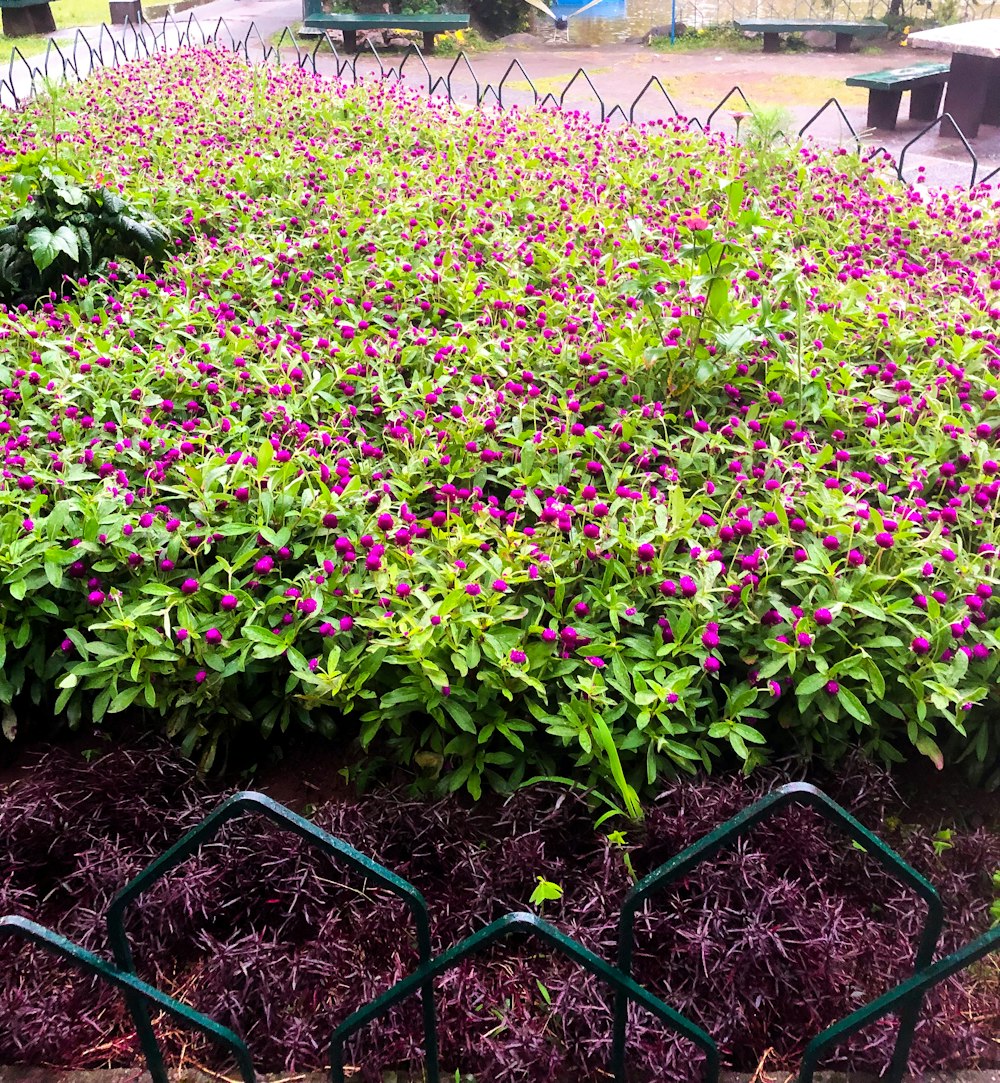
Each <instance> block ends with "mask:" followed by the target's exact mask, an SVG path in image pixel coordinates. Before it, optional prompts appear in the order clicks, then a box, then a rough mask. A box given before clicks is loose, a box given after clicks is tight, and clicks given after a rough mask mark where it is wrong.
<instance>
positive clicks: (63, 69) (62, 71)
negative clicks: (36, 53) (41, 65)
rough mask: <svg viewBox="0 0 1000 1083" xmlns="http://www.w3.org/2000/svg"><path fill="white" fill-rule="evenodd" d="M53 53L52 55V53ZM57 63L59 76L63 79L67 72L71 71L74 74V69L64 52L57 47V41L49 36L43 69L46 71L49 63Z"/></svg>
mask: <svg viewBox="0 0 1000 1083" xmlns="http://www.w3.org/2000/svg"><path fill="white" fill-rule="evenodd" d="M53 53H54V54H55V57H53V55H52V54H53ZM50 64H51V65H55V64H58V65H59V68H58V70H59V78H60V79H65V78H66V76H67V74H68V73H69V72H70V71H72V72H73V74H74V75H76V69H75V68H74V67H73V66H72V64H70V62H69V59H68V58H67V56H66V54H65V53H64V52H63V51H62V49H60V48H59V42H58V41H56V39H55V38H49V42H48V45H46V47H45V71H46V73H48V70H49V65H50Z"/></svg>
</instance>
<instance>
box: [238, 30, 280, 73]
mask: <svg viewBox="0 0 1000 1083" xmlns="http://www.w3.org/2000/svg"><path fill="white" fill-rule="evenodd" d="M251 38H256V39H257V47H259V49H260V59H261V62H262V63H264V64H268V63H270V60H271V57H272V55H274V54H276V53H277V54H278V55H277V66H278V67H279V68H280V67H281V55H280V53H278V50H277V49H275V48H274V47H273V46H270V45H268V43H267V42H266V41H265V40H264V38H263V37H262V36H261V32H260V28H259V27H258V26H257V23H256V22H251V24H250V25H249V26H248V27H247V32H246V34H245V35H244V37H243V42H242V52H243V55H244V57H246V62H247V63H248V64H250V63H252V61H251V59H250V39H251ZM237 51H240V50H237Z"/></svg>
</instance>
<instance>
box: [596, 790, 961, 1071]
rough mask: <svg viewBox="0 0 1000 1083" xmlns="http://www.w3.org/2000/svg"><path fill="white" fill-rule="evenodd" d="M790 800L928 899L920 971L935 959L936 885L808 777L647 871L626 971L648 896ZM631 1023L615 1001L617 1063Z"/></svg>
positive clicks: (629, 923) (906, 1030)
mask: <svg viewBox="0 0 1000 1083" xmlns="http://www.w3.org/2000/svg"><path fill="white" fill-rule="evenodd" d="M788 805H805V806H807V807H809V808H812V809H813V810H814V811H816V812H818V813H819V814H820V815H821V816H822V817H823V818H824V819H825V820H828V821H829V822H831V823H833V824H835V825H836V826H837V827H838V828H840V829H841V830H842V831H843V832H844V834H845V835H847V836H848V837H849V838H851V839H853V840H854V841H855V842H856V843H858V844H859V845H860V846H861V847H862V848H863V849H864V850H865V851H866V852H867V853H868V854H869V855H870V856H871V857H872V858H873V859H874V860H875V861H877V862H878V863H879V864H880V865H881V866H882V867H883V868H884V869H885V870H886V871H887V872H889V873H890V874H892V875H893V876H895V877H896V878H897V879H898V880H900V881H902V882H903V883H904V884H906V885H907V886H908V887H910V888H911V889H912V890H913V892H914V893H915V894H917V895H919V896H920V898H922V899H923V900H924V902H925V903H926V904H927V916H926V918H925V919H924V926H923V930H922V932H921V935H920V940H919V942H918V943H917V945H916V950H915V958H914V970H915V971H919V970H921V969H923V968H924V967H926V966H927V965H928V964H929V963H930V961H931V959H933V958H934V949H935V947H936V945H937V942H938V937H939V936H940V935H941V927H942V925H943V924H944V911H943V907H942V905H941V897H940V896H939V895H938V893H937V891H936V890H935V888H934V886H933V885H932V884H931V883H930V882H929V881H928V880H926V879H925V878H924V877H923V876H921V875H920V873H918V872H917V871H916V869H914V868H912V867H911V866H910V865H908V864H907V863H906V862H905V861H904V860H903V859H902V858H901V857H900V856H899V854H897V853H896V852H895V850H893V849H891V848H890V847H889V846H887V845H886V844H885V843H884V842H883V841H882V840H881V839H880V838H878V836H877V835H873V834H872V832H871V831H869V830H868V829H867V828H866V827H864V826H863V825H862V824H860V823H859V822H858V821H857V820H856V819H855V818H854V817H853V816H851V814H850V813H849V812H847V811H846V810H845V809H843V808H841V807H840V805H838V804H837V803H836V802H835V801H833V800H831V798H829V797H827V795H826V794H825V793H823V792H822V791H821V790H818V789H816V787H815V786H810V785H809V784H808V783H805V782H793V783H790V784H789V785H787V786H781V787H780V788H779V789H777V790H775V791H774V792H773V793H769V794H768V795H767V796H766V797H762V798H761V799H760V800H759V801H755V802H754V803H753V804H752V805H750V806H749V807H748V808H745V809H744V810H743V811H742V812H741V813H739V814H738V815H736V816H734V817H733V818H732V819H730V820H727V821H726V822H725V823H723V824H720V825H719V826H718V827H717V828H716V829H715V830H714V831H712V832H710V833H709V834H707V835H705V837H704V838H701V839H699V840H698V841H697V842H696V843H694V844H693V845H691V846H688V847H687V849H685V850H682V851H681V852H680V853H679V854H677V855H676V856H674V857H672V858H671V859H670V860H669V861H667V862H666V863H665V864H663V865H661V866H660V867H659V868H657V869H654V870H653V871H652V872H651V873H649V875H647V876H644V877H643V878H642V879H641V880H640V881H639V882H638V883H637V884H636V885H635V886H634V887H633V888H632V890H631V891H630V892H629V893H628V895H627V896H626V899H625V903H624V905H623V906H622V910H621V917H620V918H619V923H618V968H619V969H620V970H621V972H622V974H624V975H625V976H626V977H628V976H629V975H630V974H631V972H632V951H633V948H634V940H635V930H634V926H635V915H636V912H637V911H638V910H639V908H640V907H641V906H642V905H643V904H644V903H645V902H646V900H647V899H648V898H649V897H650V896H651V895H652V894H654V893H655V892H658V891H661V890H662V889H663V888H665V887H666V886H667V885H669V884H671V883H673V882H674V881H676V880H678V879H680V878H681V877H682V876H685V875H687V874H688V873H689V872H691V870H692V869H694V868H695V867H696V866H698V865H700V864H702V863H703V862H705V861H708V860H709V859H711V858H713V857H715V855H716V854H717V853H719V851H720V850H723V849H725V848H726V847H728V846H730V845H732V844H733V843H734V842H736V841H737V840H738V839H740V838H742V837H743V836H744V835H746V834H747V833H748V832H749V831H750V830H751V828H753V827H755V826H756V825H757V824H759V823H760V822H761V821H763V820H768V819H771V818H772V817H773V816H774V815H775V814H776V813H778V812H780V811H781V810H783V809H784V808H785V807H786V806H788ZM919 1010H920V1004H919V1002H918V1001H916V1000H913V1001H911V1002H910V1003H908V1004H907V1006H906V1007H905V1008H904V1010H903V1012H902V1013H901V1017H900V1025H899V1033H898V1035H897V1037H896V1049H895V1053H894V1056H893V1065H894V1066H895V1064H896V1062H897V1060H898V1059H899V1058H900V1057H902V1061H903V1063H904V1064H905V1063H906V1058H907V1057H908V1055H909V1048H910V1042H911V1041H912V1039H913V1029H914V1027H915V1026H916V1021H917V1015H918V1014H919ZM625 1023H626V1004H625V1003H624V1001H623V1000H621V999H619V1002H618V1003H617V1004H616V1005H615V1037H614V1059H615V1063H616V1064H621V1063H623V1061H624V1045H625ZM618 1079H619V1081H621V1080H622V1079H623V1077H622V1076H619V1077H618ZM894 1079H895V1077H894Z"/></svg>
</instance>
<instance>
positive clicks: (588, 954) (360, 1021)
mask: <svg viewBox="0 0 1000 1083" xmlns="http://www.w3.org/2000/svg"><path fill="white" fill-rule="evenodd" d="M514 932H523V933H528V934H530V935H532V936H535V937H537V938H538V939H539V940H542V941H543V942H544V943H546V944H548V946H549V947H551V948H554V949H555V950H556V951H557V952H559V953H560V954H561V955H565V956H566V957H567V958H568V959H572V960H573V961H574V962H575V963H577V964H578V965H579V966H581V967H583V969H584V970H586V971H587V972H588V973H590V974H593V975H594V976H595V977H596V978H598V979H600V981H602V982H603V983H604V984H605V985H610V986H611V987H612V988H613V989H614V990H615V992H616V993H617V994H618V995H619V996H620V997H621V998H623V999H624V1000H625V1002H626V1003H627V1002H628V1001H634V1002H635V1003H636V1004H639V1005H641V1006H642V1007H643V1008H645V1009H646V1010H647V1011H648V1012H651V1013H652V1014H653V1015H655V1016H656V1017H657V1018H658V1019H660V1020H662V1022H664V1023H666V1024H667V1026H668V1027H669V1028H670V1029H671V1030H672V1031H674V1032H675V1033H677V1034H680V1035H681V1036H682V1037H684V1038H687V1039H688V1040H689V1041H691V1042H693V1043H694V1044H695V1045H697V1046H698V1048H699V1049H701V1050H702V1051H703V1052H704V1054H705V1078H706V1079H716V1078H718V1074H719V1050H718V1047H717V1046H716V1044H715V1042H714V1041H713V1040H712V1038H711V1037H709V1035H708V1034H706V1033H705V1031H703V1030H702V1029H701V1027H699V1026H697V1024H695V1023H692V1022H691V1020H690V1019H687V1018H686V1017H685V1016H683V1015H681V1014H680V1012H677V1011H675V1010H674V1009H673V1008H671V1007H670V1006H669V1005H668V1004H665V1003H664V1002H663V1001H662V1000H660V999H659V997H655V996H653V994H652V993H650V992H649V991H648V990H646V989H644V988H643V987H642V986H641V985H637V984H636V983H635V982H634V981H632V979H631V978H629V977H626V976H625V975H624V974H622V973H621V972H620V971H619V970H618V969H617V968H616V967H614V966H612V965H611V964H610V963H606V962H605V961H604V960H603V959H602V958H601V957H600V956H598V955H595V954H594V953H593V952H592V951H589V950H588V949H587V948H585V947H584V946H583V945H582V944H580V943H579V942H578V941H576V940H573V939H572V938H571V937H569V936H566V935H565V934H564V933H561V932H559V930H558V929H556V928H555V927H554V926H552V925H550V924H549V923H548V922H547V921H543V920H542V919H541V918H540V917H537V916H536V915H535V914H528V913H513V914H506V915H505V916H504V917H502V918H498V919H497V920H496V921H494V922H493V923H492V924H490V925H487V926H486V928H485V929H480V930H479V932H477V933H473V934H472V936H468V937H466V938H465V939H464V940H462V941H461V942H460V943H458V944H456V945H455V946H454V947H453V948H449V949H448V950H447V951H444V952H442V953H441V954H440V955H438V956H437V957H436V958H435V959H434V960H433V962H431V963H430V964H429V965H428V966H426V967H421V968H420V970H417V971H415V972H414V973H413V974H411V975H410V976H409V977H407V978H403V980H402V981H399V982H397V983H396V984H395V985H394V986H393V987H392V988H391V989H389V990H388V991H387V992H385V993H383V994H382V995H381V996H379V997H376V998H375V999H374V1000H372V1001H371V1002H370V1003H368V1004H366V1005H365V1006H364V1007H363V1008H359V1009H358V1010H357V1011H356V1012H354V1013H353V1014H351V1015H349V1016H348V1017H347V1018H346V1019H345V1020H344V1021H343V1022H342V1023H341V1024H340V1025H339V1026H338V1027H337V1028H336V1029H335V1030H334V1032H333V1034H332V1036H331V1038H330V1079H331V1080H332V1083H345V1076H344V1043H345V1042H346V1040H347V1039H348V1038H349V1037H350V1036H351V1035H352V1034H353V1033H355V1031H357V1030H359V1029H360V1028H361V1027H363V1026H365V1025H366V1024H367V1023H370V1022H372V1021H373V1020H374V1019H377V1018H378V1017H379V1016H380V1015H383V1014H384V1013H385V1012H386V1011H388V1010H389V1008H391V1007H393V1006H394V1005H396V1004H398V1003H400V1001H403V1000H405V999H406V998H407V997H409V996H411V995H412V994H413V993H414V992H415V991H416V990H417V989H418V988H423V987H424V986H425V985H430V986H431V987H432V988H433V979H434V978H436V977H437V976H438V975H440V974H443V973H444V972H445V971H446V970H451V969H452V968H453V967H455V966H457V965H458V964H459V963H461V962H462V961H463V960H464V959H467V958H468V957H469V956H470V955H476V954H478V953H479V952H480V951H482V950H483V949H484V948H487V947H489V945H491V944H492V943H494V941H497V940H502V939H504V938H506V937H508V936H510V935H511V933H514ZM613 1055H617V1054H613ZM622 1056H623V1057H624V1053H623V1054H622ZM426 1064H427V1068H428V1075H430V1069H432V1068H433V1070H434V1071H435V1074H436V1073H437V1070H438V1065H437V1064H432V1063H431V1059H430V1057H427V1058H426ZM620 1069H621V1070H622V1071H624V1061H623V1063H622V1064H621V1066H620ZM618 1071H619V1066H618V1065H615V1072H616V1074H617V1073H618Z"/></svg>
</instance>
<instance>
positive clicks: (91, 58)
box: [73, 30, 96, 82]
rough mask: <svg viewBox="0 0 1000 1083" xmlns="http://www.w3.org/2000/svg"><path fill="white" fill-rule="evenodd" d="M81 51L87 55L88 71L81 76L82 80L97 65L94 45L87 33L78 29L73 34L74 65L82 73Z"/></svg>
mask: <svg viewBox="0 0 1000 1083" xmlns="http://www.w3.org/2000/svg"><path fill="white" fill-rule="evenodd" d="M81 46H82V48H81ZM81 53H82V54H83V55H84V56H85V57H86V63H87V70H86V72H83V73H82V74H80V76H79V77H80V80H81V82H82V81H83V80H84V79H85V78H86V77H87V76H88V75H90V74H91V72H92V71H93V70H94V68H95V67H96V63H95V61H96V57H95V55H94V48H93V46H92V45H91V44H90V42H89V41H88V40H87V35H86V34H84V32H83V31H82V30H77V32H76V33H75V34H74V35H73V66H74V67H75V68H76V70H77V72H78V73H80V72H81V70H82V69H81V64H80V54H81Z"/></svg>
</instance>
